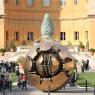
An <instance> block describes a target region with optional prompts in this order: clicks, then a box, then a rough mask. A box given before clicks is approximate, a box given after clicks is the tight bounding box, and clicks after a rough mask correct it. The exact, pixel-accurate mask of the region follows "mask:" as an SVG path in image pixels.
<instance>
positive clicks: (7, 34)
mask: <svg viewBox="0 0 95 95" xmlns="http://www.w3.org/2000/svg"><path fill="white" fill-rule="evenodd" d="M6 40H7V41H8V40H9V33H8V31H6Z"/></svg>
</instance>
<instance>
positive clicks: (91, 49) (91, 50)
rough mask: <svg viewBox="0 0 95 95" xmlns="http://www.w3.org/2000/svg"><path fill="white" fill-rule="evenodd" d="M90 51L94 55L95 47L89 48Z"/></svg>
mask: <svg viewBox="0 0 95 95" xmlns="http://www.w3.org/2000/svg"><path fill="white" fill-rule="evenodd" d="M89 52H90V55H91V56H93V55H94V52H95V49H94V48H90V49H89Z"/></svg>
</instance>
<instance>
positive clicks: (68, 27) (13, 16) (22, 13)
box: [1, 0, 95, 47]
mask: <svg viewBox="0 0 95 95" xmlns="http://www.w3.org/2000/svg"><path fill="white" fill-rule="evenodd" d="M26 1H27V0H20V4H19V5H14V4H13V0H9V1H8V3H6V4H5V10H4V11H5V14H6V18H5V22H4V31H3V32H6V31H8V32H9V41H8V44H9V43H10V41H11V40H14V32H19V33H20V39H19V41H14V42H15V43H16V45H20V44H21V43H22V41H23V40H26V42H27V44H30V43H32V41H27V33H28V32H33V33H34V40H38V39H40V38H41V37H40V30H41V24H42V20H43V17H44V14H45V13H47V12H48V13H49V14H50V16H51V18H52V21H53V25H54V36H53V39H55V40H60V32H66V40H65V41H64V40H63V41H61V42H62V44H65V45H66V44H67V42H68V41H70V42H71V43H72V44H73V45H78V43H79V41H82V42H83V44H84V45H85V43H86V42H87V41H88V40H89V42H90V47H95V45H94V44H93V43H94V40H93V39H94V38H92V37H91V35H94V32H93V30H94V24H95V23H94V22H93V21H90V20H89V18H88V11H89V10H88V3H87V0H80V2H79V4H78V5H74V4H73V0H66V5H63V6H60V0H51V2H50V6H49V7H45V6H43V3H42V0H34V3H33V5H32V6H31V7H29V6H27V2H26ZM94 18H95V17H93V20H94ZM2 25H3V24H2ZM75 31H78V32H79V40H74V32H75ZM85 31H88V35H89V37H88V40H87V39H85ZM5 36H6V35H5V33H4V37H5ZM3 42H4V43H6V39H5V38H4V41H2V43H3ZM4 43H3V44H4ZM1 46H2V47H3V45H1Z"/></svg>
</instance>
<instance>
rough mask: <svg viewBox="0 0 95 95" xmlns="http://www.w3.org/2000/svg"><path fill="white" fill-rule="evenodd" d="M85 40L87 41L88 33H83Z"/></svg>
mask: <svg viewBox="0 0 95 95" xmlns="http://www.w3.org/2000/svg"><path fill="white" fill-rule="evenodd" d="M85 40H88V31H85Z"/></svg>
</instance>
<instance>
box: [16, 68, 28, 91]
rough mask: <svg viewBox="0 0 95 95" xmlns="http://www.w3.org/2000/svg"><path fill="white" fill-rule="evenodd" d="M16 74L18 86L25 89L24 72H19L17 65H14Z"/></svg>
mask: <svg viewBox="0 0 95 95" xmlns="http://www.w3.org/2000/svg"><path fill="white" fill-rule="evenodd" d="M15 72H16V76H17V81H18V84H17V85H18V87H20V88H22V90H23V89H25V90H27V77H26V74H23V73H20V72H19V66H16V70H15Z"/></svg>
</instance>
